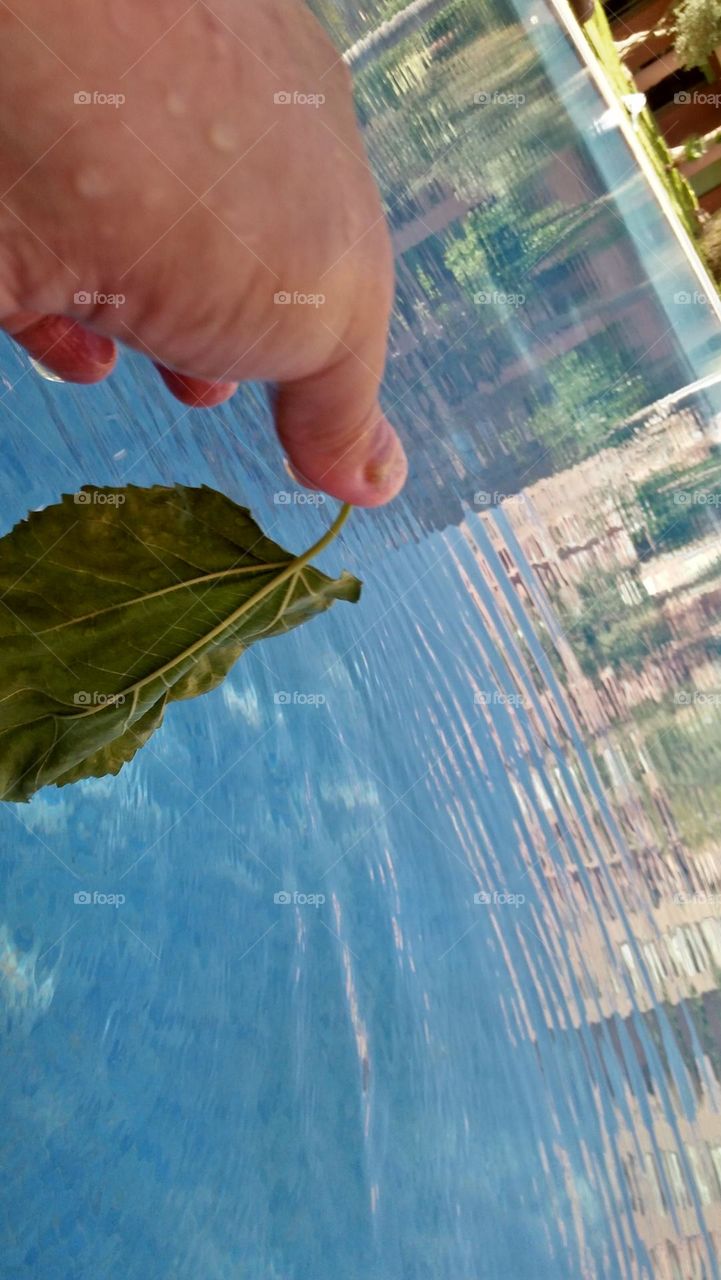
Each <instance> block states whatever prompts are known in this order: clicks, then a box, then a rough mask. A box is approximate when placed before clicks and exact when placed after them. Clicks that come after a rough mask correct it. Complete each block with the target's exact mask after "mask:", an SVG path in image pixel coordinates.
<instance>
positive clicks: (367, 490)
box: [358, 418, 408, 506]
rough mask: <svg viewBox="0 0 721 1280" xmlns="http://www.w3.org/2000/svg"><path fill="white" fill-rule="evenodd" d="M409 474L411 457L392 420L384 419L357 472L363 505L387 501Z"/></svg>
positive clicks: (374, 504) (393, 495) (373, 504)
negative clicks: (392, 424)
mask: <svg viewBox="0 0 721 1280" xmlns="http://www.w3.org/2000/svg"><path fill="white" fill-rule="evenodd" d="M407 475H408V460H407V458H406V455H405V452H404V450H403V446H402V444H401V442H400V440H399V439H398V436H397V435H396V433H395V431H394V430H393V428H392V426H391V425H390V423H389V422H388V421H387V420H386V419H385V418H384V419H383V420H382V421H381V422H380V423H379V424H378V427H377V428H376V433H375V438H374V440H373V444H372V447H371V450H370V454H369V456H368V457H367V458H366V460H365V462H364V463H363V464H362V466H361V468H360V471H359V473H358V485H359V488H360V489H361V490H362V491H364V498H363V499H361V502H362V504H363V505H364V506H376V505H379V504H380V503H382V502H388V501H389V500H390V499H391V498H393V497H395V495H396V494H397V493H398V491H399V490H400V489H401V488H402V486H403V484H404V482H405V479H406V476H407Z"/></svg>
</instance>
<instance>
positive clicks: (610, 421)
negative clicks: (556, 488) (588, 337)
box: [527, 338, 646, 465]
mask: <svg viewBox="0 0 721 1280" xmlns="http://www.w3.org/2000/svg"><path fill="white" fill-rule="evenodd" d="M599 345H601V339H600V338H596V339H595V340H594V342H593V344H592V345H591V344H590V343H589V344H587V347H586V348H580V347H577V348H575V349H574V350H572V351H568V352H566V354H565V355H563V356H559V357H558V358H557V359H556V360H553V361H551V362H550V364H548V365H547V366H546V370H545V373H546V378H547V380H548V388H547V390H545V391H544V392H543V393H542V394H541V396H539V403H538V407H537V408H536V409H535V411H534V412H533V414H532V415H531V417H530V419H529V422H528V426H527V430H528V431H529V432H530V434H531V435H533V436H535V437H536V438H538V439H539V440H541V441H542V442H543V444H544V445H545V447H546V448H547V449H548V450H550V453H551V458H552V460H553V462H554V463H555V464H559V465H561V464H563V465H570V464H571V463H574V462H579V461H580V460H581V459H582V458H586V457H588V455H589V454H590V453H593V452H594V451H595V450H596V449H598V448H599V447H600V446H601V445H602V444H604V443H606V438H607V437H608V435H609V433H611V432H612V431H613V430H614V428H615V427H616V426H617V425H618V424H619V423H620V422H623V420H624V418H627V417H630V416H631V414H632V413H634V412H635V411H636V409H637V408H638V405H639V404H643V402H644V398H645V395H646V392H645V387H644V379H643V378H642V376H641V375H640V374H639V373H629V372H627V370H626V368H625V367H624V365H625V362H624V360H623V359H622V357H621V356H620V355H619V354H618V352H617V351H615V350H614V349H613V348H612V347H610V345H609V347H608V349H606V350H604V351H603V358H601V353H600V352H599ZM603 346H604V347H606V343H605V342H604V343H603ZM589 348H590V349H589Z"/></svg>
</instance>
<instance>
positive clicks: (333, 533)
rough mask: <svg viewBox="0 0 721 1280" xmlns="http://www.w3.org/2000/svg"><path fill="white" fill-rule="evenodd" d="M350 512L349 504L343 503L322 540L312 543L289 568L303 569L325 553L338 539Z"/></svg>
mask: <svg viewBox="0 0 721 1280" xmlns="http://www.w3.org/2000/svg"><path fill="white" fill-rule="evenodd" d="M352 510H353V508H352V506H351V504H350V502H344V503H343V506H342V507H341V509H340V511H339V512H338V515H337V516H336V518H335V520H334V521H333V523H332V525H331V527H330V529H328V530H327V531H326V532H325V533H324V534H323V537H322V538H319V539H318V541H317V542H314V543H313V546H312V547H310V549H309V550H308V551H304V552H303V554H302V556H298V559H297V560H294V561H293V565H292V566H289V567H292V568H294V569H299V568H300V569H303V568H305V566H306V565H307V564H308V561H309V560H312V559H313V557H314V556H317V555H320V553H321V551H325V549H326V547H329V546H330V544H331V542H334V541H335V539H336V538H337V537H338V534H339V533H340V531H341V529H342V528H343V525H344V524H345V522H346V520H347V519H348V517H349V515H350V513H351V511H352Z"/></svg>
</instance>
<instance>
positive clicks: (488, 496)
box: [473, 489, 526, 507]
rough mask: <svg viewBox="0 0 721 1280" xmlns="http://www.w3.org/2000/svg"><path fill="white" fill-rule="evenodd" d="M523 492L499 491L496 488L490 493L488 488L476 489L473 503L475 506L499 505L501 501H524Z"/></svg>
mask: <svg viewBox="0 0 721 1280" xmlns="http://www.w3.org/2000/svg"><path fill="white" fill-rule="evenodd" d="M525 500H526V495H525V494H523V493H499V492H498V490H497V489H494V490H493V493H490V492H489V490H488V489H476V492H475V493H474V495H473V505H474V506H476V507H500V505H501V503H502V502H525Z"/></svg>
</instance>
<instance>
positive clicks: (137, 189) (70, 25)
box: [0, 0, 406, 506]
mask: <svg viewBox="0 0 721 1280" xmlns="http://www.w3.org/2000/svg"><path fill="white" fill-rule="evenodd" d="M16 15H17V16H16ZM0 50H2V52H1V53H0V70H1V72H2V74H1V75H0V108H1V109H0V197H1V199H0V325H1V326H2V327H3V328H4V329H5V330H6V331H7V332H8V333H11V334H12V335H13V336H14V337H15V338H16V339H17V340H18V341H19V342H21V343H22V345H23V346H24V347H25V348H26V349H27V350H28V351H30V352H31V354H33V355H34V356H36V357H37V358H38V359H40V360H42V361H43V363H44V364H46V365H47V366H48V367H49V368H50V369H53V370H54V371H56V372H57V373H59V374H60V375H61V376H63V377H65V378H69V379H71V380H74V381H78V382H93V381H97V380H99V379H100V378H103V377H105V376H107V374H108V373H109V372H110V370H111V369H112V367H113V364H114V362H115V357H116V352H115V340H119V341H121V342H123V343H125V344H127V345H128V346H130V347H132V348H134V349H135V350H136V351H140V352H143V353H145V354H146V355H147V356H149V357H150V359H152V360H153V361H154V362H155V363H156V364H157V365H158V366H159V367H160V368H161V371H162V372H163V376H164V378H165V381H166V383H167V384H168V386H169V387H170V388H171V390H173V391H174V393H175V394H176V395H178V397H179V398H180V399H181V400H183V401H184V402H185V403H186V404H202V405H205V406H207V405H211V404H217V403H219V402H220V401H221V400H223V399H226V398H227V397H228V396H229V395H230V394H232V392H233V391H234V390H235V387H236V385H237V383H238V381H240V380H243V379H248V378H256V379H262V380H265V381H267V382H271V383H274V384H276V387H277V393H276V395H275V397H274V414H275V421H276V426H277V430H278V435H279V437H280V440H281V443H282V445H283V447H284V448H285V450H286V452H287V454H288V457H289V460H290V463H291V465H292V466H293V468H294V470H295V471H296V472H297V473H298V475H299V478H301V479H302V480H303V481H304V482H306V483H309V484H311V485H313V486H315V487H317V488H321V489H323V490H325V491H326V492H328V493H330V494H333V495H334V496H335V497H338V498H341V499H344V500H346V501H349V502H353V503H357V504H359V505H362V506H363V505H365V506H376V505H379V504H381V503H383V502H387V501H388V500H389V499H390V498H392V497H393V496H394V495H395V494H396V493H397V492H398V490H399V489H400V488H401V487H402V485H403V482H404V479H405V475H406V462H405V457H404V454H403V451H402V449H401V446H400V443H399V441H398V438H397V436H396V434H395V432H394V431H393V429H392V428H391V426H390V424H389V423H388V421H387V419H386V418H385V417H384V416H383V414H382V412H381V410H380V407H379V404H378V386H379V382H380V379H381V376H382V372H383V364H384V360H385V350H386V342H387V329H388V317H389V312H390V307H391V303H392V296H393V268H392V256H391V250H390V241H389V236H388V231H387V228H386V224H385V219H384V216H383V212H382V209H381V204H380V199H379V195H378V191H377V188H376V185H375V182H374V180H373V178H372V175H371V173H370V170H369V168H368V163H367V159H366V156H365V152H364V149H363V144H362V142H361V139H360V136H359V132H358V129H357V126H356V121H355V116H354V111H353V105H352V100H351V92H350V85H349V77H348V73H347V71H346V69H345V66H344V65H343V63H342V62H341V61H340V59H339V56H338V53H337V51H336V50H335V49H334V48H333V46H332V45H331V44H330V42H329V41H328V39H327V37H326V36H325V34H324V32H323V31H322V29H321V28H320V26H319V25H318V24H317V22H316V21H315V19H314V18H313V16H312V15H311V14H310V13H309V11H308V10H307V9H306V8H305V7H304V5H303V3H302V2H301V0H210V2H209V3H208V4H206V3H205V2H204V0H197V2H196V3H195V4H192V5H191V7H190V8H189V7H188V0H153V3H152V4H149V3H148V2H147V0H93V3H92V4H88V3H87V0H15V5H14V12H10V10H8V9H7V8H6V7H4V6H3V7H2V8H0ZM88 99H89V100H88ZM289 99H290V100H289ZM288 299H290V300H288Z"/></svg>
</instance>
